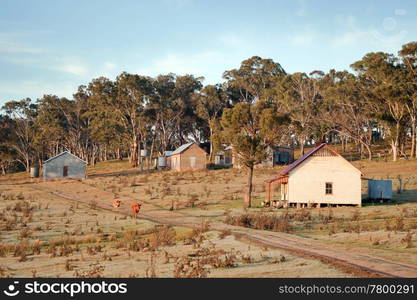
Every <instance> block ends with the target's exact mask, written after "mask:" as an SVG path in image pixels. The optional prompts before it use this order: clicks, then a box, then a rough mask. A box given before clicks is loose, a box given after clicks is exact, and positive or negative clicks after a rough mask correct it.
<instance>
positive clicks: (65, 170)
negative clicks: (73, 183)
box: [62, 166, 68, 177]
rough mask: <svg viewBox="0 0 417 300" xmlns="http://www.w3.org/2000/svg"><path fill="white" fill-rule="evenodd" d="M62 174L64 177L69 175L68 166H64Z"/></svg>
mask: <svg viewBox="0 0 417 300" xmlns="http://www.w3.org/2000/svg"><path fill="white" fill-rule="evenodd" d="M62 176H63V177H68V166H64V168H63V170H62Z"/></svg>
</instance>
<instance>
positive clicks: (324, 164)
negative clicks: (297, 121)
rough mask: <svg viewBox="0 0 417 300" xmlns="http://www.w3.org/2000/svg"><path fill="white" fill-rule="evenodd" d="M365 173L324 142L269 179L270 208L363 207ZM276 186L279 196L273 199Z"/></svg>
mask: <svg viewBox="0 0 417 300" xmlns="http://www.w3.org/2000/svg"><path fill="white" fill-rule="evenodd" d="M361 177H362V173H361V171H359V170H358V169H357V168H355V167H354V166H353V165H352V164H351V163H349V162H348V161H347V160H346V159H345V158H343V157H342V156H341V155H340V154H338V153H337V152H336V151H335V150H333V149H332V148H331V147H329V146H328V145H327V144H325V143H323V144H320V145H318V146H317V147H315V148H314V149H312V150H310V151H309V152H307V153H306V154H304V155H303V156H302V157H301V158H299V159H298V160H296V161H295V162H293V163H292V164H291V165H289V166H288V167H286V168H285V169H284V170H282V171H281V172H280V173H279V176H278V177H274V178H271V179H269V180H266V185H267V186H266V189H265V191H266V197H265V199H266V201H265V204H267V205H274V202H275V203H278V204H277V205H278V206H288V205H290V206H291V205H296V206H297V207H300V206H313V205H314V206H319V207H320V206H321V205H323V204H324V205H358V206H361V203H362V199H361V198H362V195H361ZM273 184H278V191H279V197H278V199H274V197H273V196H274V195H273V188H272V185H273Z"/></svg>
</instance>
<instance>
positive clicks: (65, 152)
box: [45, 151, 87, 164]
mask: <svg viewBox="0 0 417 300" xmlns="http://www.w3.org/2000/svg"><path fill="white" fill-rule="evenodd" d="M64 154H69V155H71V156H74V157H75V158H77V159H78V160H80V161H82V162H83V163H85V164H87V162H86V161H85V160H83V159H81V158H79V157H78V156H76V155H74V154H72V153H71V152H69V151H64V152H61V153H60V154H58V155H55V156H53V157H51V158H49V159H47V160H45V163H47V162H49V161H51V160H54V159H55V158H58V157H60V156H62V155H64Z"/></svg>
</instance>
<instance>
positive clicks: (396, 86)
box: [351, 52, 408, 161]
mask: <svg viewBox="0 0 417 300" xmlns="http://www.w3.org/2000/svg"><path fill="white" fill-rule="evenodd" d="M351 67H352V68H353V69H354V70H355V71H356V72H357V73H358V75H359V78H360V80H361V84H360V87H363V89H362V96H363V97H364V98H365V99H367V101H369V102H370V103H371V104H372V106H371V109H372V110H373V112H374V113H375V114H376V116H377V117H378V118H379V120H380V121H381V123H382V124H383V125H384V127H385V129H386V133H387V135H388V138H389V141H390V146H391V149H392V159H393V161H396V160H397V157H398V154H399V150H400V143H402V142H403V140H404V137H405V130H404V128H405V125H406V124H407V122H408V114H407V105H406V104H407V101H406V100H407V97H406V93H405V91H404V89H403V86H402V84H401V83H402V80H403V76H402V66H401V64H400V63H399V61H398V58H397V57H395V56H394V55H392V54H389V53H383V52H377V53H368V54H366V55H365V56H364V57H363V58H362V59H361V60H359V61H357V62H355V63H353V64H352V65H351Z"/></svg>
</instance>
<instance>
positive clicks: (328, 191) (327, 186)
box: [326, 182, 333, 195]
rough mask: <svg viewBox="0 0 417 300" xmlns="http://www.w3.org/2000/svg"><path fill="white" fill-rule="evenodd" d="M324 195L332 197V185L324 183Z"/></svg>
mask: <svg viewBox="0 0 417 300" xmlns="http://www.w3.org/2000/svg"><path fill="white" fill-rule="evenodd" d="M326 195H333V183H332V182H326Z"/></svg>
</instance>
